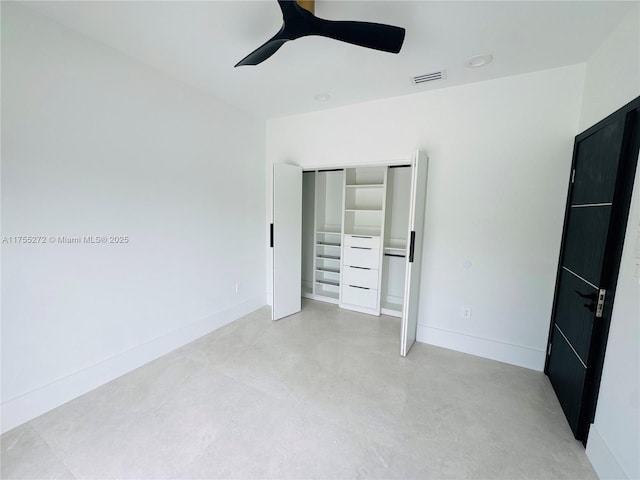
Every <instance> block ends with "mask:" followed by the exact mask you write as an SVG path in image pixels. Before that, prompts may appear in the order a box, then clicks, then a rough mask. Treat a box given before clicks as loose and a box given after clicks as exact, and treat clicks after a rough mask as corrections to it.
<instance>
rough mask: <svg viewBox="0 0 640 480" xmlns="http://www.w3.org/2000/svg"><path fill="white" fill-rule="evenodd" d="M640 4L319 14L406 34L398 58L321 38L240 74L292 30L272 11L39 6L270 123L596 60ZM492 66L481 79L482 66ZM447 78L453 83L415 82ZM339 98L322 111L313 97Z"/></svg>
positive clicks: (331, 8)
mask: <svg viewBox="0 0 640 480" xmlns="http://www.w3.org/2000/svg"><path fill="white" fill-rule="evenodd" d="M633 3H636V2H614V1H585V2H583V1H566V2H555V1H532V2H527V1H498V2H485V1H471V2H457V1H445V2H429V1H408V2H407V1H333V0H317V1H316V15H317V16H319V17H323V18H327V19H334V20H362V21H370V22H378V23H389V24H393V25H398V26H402V27H405V28H406V30H407V34H406V37H405V43H404V46H403V48H402V51H401V52H400V54H398V55H394V54H389V53H383V52H378V51H374V50H370V49H366V48H362V47H356V46H353V45H349V44H345V43H342V42H337V41H335V40H331V39H327V38H321V37H305V38H301V39H298V40H296V41H293V42H288V43H287V44H285V45H284V46H283V47H282V48H281V49H280V50H279V51H278V52H276V54H275V55H274V56H273V57H271V58H270V59H269V60H267V61H266V62H264V63H263V64H261V65H258V66H255V67H251V66H246V67H239V68H234V67H233V66H234V65H235V64H236V63H237V62H238V61H239V60H240V59H241V58H243V57H244V56H245V55H246V54H248V53H249V52H251V51H252V50H254V49H255V48H257V47H258V46H259V45H261V44H262V43H264V42H265V41H266V40H267V39H268V38H270V37H271V36H272V35H273V34H275V33H276V32H277V31H278V29H279V28H280V26H281V23H282V17H281V14H280V10H279V8H278V5H277V3H276V1H275V0H268V1H245V0H243V1H196V2H183V1H139V2H138V1H112V2H103V1H76V2H66V1H64V2H63V1H53V2H29V3H28V4H27V5H28V6H30V7H31V8H33V9H35V10H38V11H39V12H41V13H43V14H45V15H47V16H49V17H51V18H53V19H55V20H56V21H58V22H60V23H62V24H64V25H67V26H68V27H70V28H72V29H74V30H77V31H79V32H81V33H83V34H85V35H87V36H89V37H92V38H94V39H97V40H99V41H101V42H103V43H105V44H107V45H109V46H111V47H113V48H115V49H117V50H120V51H122V52H124V53H126V54H127V55H130V56H132V57H134V58H136V59H138V60H140V61H142V62H144V63H146V64H148V65H151V66H153V67H155V68H157V69H158V70H161V71H163V72H166V73H168V74H170V75H172V76H174V77H177V78H179V79H181V80H182V81H184V82H186V83H188V84H191V85H193V86H195V87H198V88H200V89H201V90H204V91H207V92H210V93H211V94H212V95H215V96H216V97H219V98H222V99H224V100H225V101H227V102H228V103H231V104H233V105H235V106H237V107H240V108H242V109H244V110H246V111H249V112H251V113H253V114H255V115H257V116H260V117H265V118H268V117H277V116H283V115H289V114H294V113H302V112H309V111H314V110H320V109H323V108H331V107H335V106H339V105H346V104H351V103H357V102H362V101H367V100H374V99H379V98H384V97H392V96H397V95H405V94H411V93H416V92H420V91H424V90H428V89H433V88H443V87H448V86H452V85H458V84H463V83H470V82H477V81H482V80H487V79H491V78H497V77H503V76H508V75H516V74H520V73H525V72H531V71H535V70H542V69H547V68H554V67H559V66H562V65H570V64H575V63H580V62H583V61H585V60H586V59H587V58H588V57H589V56H590V55H591V54H592V53H593V51H594V50H595V49H596V48H597V47H598V46H599V45H600V44H601V43H602V41H603V40H604V39H605V38H606V36H607V35H608V34H609V33H610V32H611V31H612V30H613V29H614V28H615V27H616V25H617V24H618V23H619V22H620V21H621V20H622V19H623V17H624V16H625V15H628V14H630V11H631V9H632V7H633ZM480 53H491V54H492V55H493V57H494V60H493V62H492V63H490V64H489V65H488V66H486V67H483V68H480V69H469V68H466V67H465V66H464V63H465V61H466V60H467V59H468V58H470V57H471V56H473V55H476V54H480ZM439 69H445V71H446V79H444V80H439V81H437V82H433V83H431V84H425V85H421V86H413V85H412V84H411V81H410V80H411V77H412V76H414V75H419V74H423V73H429V72H431V71H435V70H439ZM318 93H328V94H330V95H331V100H330V101H328V102H322V103H320V102H317V101H314V100H313V98H312V97H313V95H315V94H318Z"/></svg>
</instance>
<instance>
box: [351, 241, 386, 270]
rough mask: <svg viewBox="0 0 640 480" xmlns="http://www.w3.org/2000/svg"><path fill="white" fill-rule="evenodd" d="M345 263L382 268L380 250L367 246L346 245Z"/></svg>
mask: <svg viewBox="0 0 640 480" xmlns="http://www.w3.org/2000/svg"><path fill="white" fill-rule="evenodd" d="M342 263H343V264H344V265H353V266H355V267H368V268H374V269H376V270H377V269H379V268H380V250H378V249H373V248H367V247H347V246H345V247H344V259H343V260H342Z"/></svg>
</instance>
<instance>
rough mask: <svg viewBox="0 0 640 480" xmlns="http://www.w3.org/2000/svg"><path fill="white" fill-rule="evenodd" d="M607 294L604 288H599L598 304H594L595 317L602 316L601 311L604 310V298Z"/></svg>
mask: <svg viewBox="0 0 640 480" xmlns="http://www.w3.org/2000/svg"><path fill="white" fill-rule="evenodd" d="M606 296H607V291H606V290H605V289H604V288H601V289H600V292H599V293H598V304H597V305H596V318H602V312H603V310H604V299H605V297H606Z"/></svg>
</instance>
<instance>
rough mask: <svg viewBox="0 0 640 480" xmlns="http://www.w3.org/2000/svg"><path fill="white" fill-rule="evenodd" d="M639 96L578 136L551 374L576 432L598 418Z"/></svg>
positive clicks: (547, 368) (632, 170) (551, 348)
mask: <svg viewBox="0 0 640 480" xmlns="http://www.w3.org/2000/svg"><path fill="white" fill-rule="evenodd" d="M639 108H640V98H638V99H636V100H634V101H633V102H631V103H630V104H628V105H626V106H625V107H623V108H622V109H620V110H618V111H617V112H615V113H613V114H612V115H610V116H609V117H607V118H606V119H604V120H603V121H601V122H599V123H598V124H596V125H594V126H593V127H591V128H590V129H588V130H587V131H585V132H584V133H582V134H580V135H578V136H577V137H576V141H575V146H574V153H573V165H572V175H571V181H570V185H569V193H568V201H567V210H566V214H565V223H564V232H563V240H562V247H561V252H560V262H559V266H558V275H557V280H556V291H555V299H554V307H553V313H552V318H551V328H550V332H549V345H548V349H547V362H546V365H545V372H546V373H547V375H549V378H550V380H551V384H552V385H553V388H554V390H555V392H556V394H557V396H558V399H559V401H560V404H561V405H562V408H563V410H564V413H565V415H566V417H567V420H568V421H569V425H570V426H571V429H572V430H573V433H574V435H575V437H576V438H578V439H579V440H582V441H583V442H585V441H586V437H587V434H588V431H589V425H590V424H591V423H592V421H593V415H594V413H595V405H596V401H597V395H598V388H599V385H600V375H601V373H602V363H603V361H604V352H605V348H606V340H607V334H608V331H609V322H610V317H611V309H612V306H613V298H614V295H615V286H616V281H617V276H618V270H619V266H620V257H621V254H622V243H623V240H624V234H625V229H626V224H627V216H628V213H629V206H630V201H631V190H632V188H633V179H634V174H635V168H636V163H637V158H638V137H639V135H638V133H639V122H638V111H639Z"/></svg>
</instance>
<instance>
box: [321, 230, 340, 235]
mask: <svg viewBox="0 0 640 480" xmlns="http://www.w3.org/2000/svg"><path fill="white" fill-rule="evenodd" d="M316 233H321V234H323V235H340V233H341V232H340V230H336V231H334V230H316Z"/></svg>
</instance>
